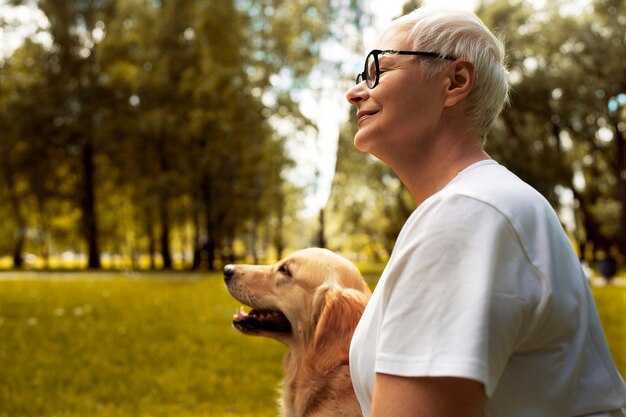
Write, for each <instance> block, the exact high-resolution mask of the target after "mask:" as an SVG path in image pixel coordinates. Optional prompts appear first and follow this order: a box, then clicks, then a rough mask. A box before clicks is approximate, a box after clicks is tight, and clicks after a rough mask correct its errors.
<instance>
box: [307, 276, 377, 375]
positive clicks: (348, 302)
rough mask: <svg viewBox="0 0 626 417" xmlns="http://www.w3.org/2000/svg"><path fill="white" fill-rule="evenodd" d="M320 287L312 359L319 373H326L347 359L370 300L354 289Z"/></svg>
mask: <svg viewBox="0 0 626 417" xmlns="http://www.w3.org/2000/svg"><path fill="white" fill-rule="evenodd" d="M320 290H321V291H320V292H319V293H318V294H316V296H317V305H318V310H317V311H316V313H317V314H316V316H317V317H318V319H317V325H316V327H315V333H314V336H313V346H312V349H311V350H310V352H309V353H310V355H309V356H310V357H309V359H310V360H311V361H312V363H311V365H312V366H313V367H314V368H315V369H316V370H317V371H318V372H320V373H322V374H326V373H328V372H330V371H332V370H333V369H334V368H335V367H337V366H338V365H339V364H341V363H342V362H344V361H346V360H347V359H348V352H349V350H350V342H351V341H352V334H353V333H354V329H355V328H356V326H357V324H358V323H359V320H360V319H361V315H362V314H363V310H364V309H365V304H366V303H367V299H366V297H365V295H363V294H361V293H360V292H358V291H356V290H352V289H342V288H337V287H328V288H325V289H323V290H322V289H320Z"/></svg>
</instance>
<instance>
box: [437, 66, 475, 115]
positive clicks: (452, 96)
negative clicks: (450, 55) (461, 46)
mask: <svg viewBox="0 0 626 417" xmlns="http://www.w3.org/2000/svg"><path fill="white" fill-rule="evenodd" d="M446 76H447V89H446V92H445V98H444V106H445V107H452V106H454V105H455V104H457V103H458V102H460V101H461V100H463V99H464V98H465V97H467V96H469V94H470V93H471V92H472V88H473V87H474V83H475V82H476V69H475V68H474V64H472V63H471V62H469V61H467V60H464V59H457V60H456V61H454V62H453V63H452V64H451V65H450V67H449V68H448V70H447V72H446Z"/></svg>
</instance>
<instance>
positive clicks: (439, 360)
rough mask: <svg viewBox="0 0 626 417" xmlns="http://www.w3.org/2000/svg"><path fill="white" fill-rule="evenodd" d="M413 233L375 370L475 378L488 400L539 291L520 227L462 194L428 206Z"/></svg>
mask: <svg viewBox="0 0 626 417" xmlns="http://www.w3.org/2000/svg"><path fill="white" fill-rule="evenodd" d="M409 227H410V228H409V230H407V233H404V235H403V238H402V241H400V239H399V241H398V242H397V248H396V249H395V250H396V256H395V259H394V262H393V265H392V266H391V269H390V271H389V275H388V278H387V279H388V280H389V281H388V282H387V285H386V286H385V293H384V294H383V300H384V301H383V311H382V314H383V317H382V322H381V329H380V337H379V339H378V344H377V349H376V351H377V354H376V367H375V369H376V372H380V373H386V374H392V375H399V376H414V377H416V376H455V377H464V378H469V379H474V380H477V381H480V382H482V383H483V384H485V389H486V393H487V395H488V396H490V395H491V394H493V391H494V389H495V386H496V384H497V381H498V379H499V377H500V375H501V374H502V372H503V370H504V367H505V365H506V362H507V361H508V359H509V357H510V356H511V353H512V352H513V351H514V349H515V346H516V344H518V343H519V339H520V338H521V337H522V336H521V335H522V332H521V329H522V328H523V326H524V325H525V324H524V323H525V320H526V319H527V316H528V310H529V308H530V305H529V304H530V303H529V297H528V294H530V293H532V291H533V289H532V288H531V287H532V286H533V285H536V280H535V279H534V278H533V268H532V265H531V264H530V263H529V261H528V259H527V258H526V256H525V252H524V251H523V247H522V245H521V244H520V241H519V238H518V236H517V234H516V232H515V229H514V228H513V227H512V226H511V224H510V223H509V222H508V220H507V219H506V217H505V216H503V215H502V213H500V212H499V211H497V210H496V209H495V208H493V207H492V206H490V205H488V204H486V203H483V202H481V201H478V200H475V199H473V198H470V197H465V196H462V195H453V196H448V197H446V198H445V199H443V200H438V201H436V202H430V204H429V205H428V206H427V207H425V208H424V210H423V211H422V212H420V215H419V217H418V218H416V219H415V221H414V222H413V223H412V224H411V226H409Z"/></svg>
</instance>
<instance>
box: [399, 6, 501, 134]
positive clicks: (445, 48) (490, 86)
mask: <svg viewBox="0 0 626 417" xmlns="http://www.w3.org/2000/svg"><path fill="white" fill-rule="evenodd" d="M389 29H394V30H397V31H400V32H405V33H406V36H407V40H408V41H409V43H410V44H411V45H412V47H413V48H414V50H416V51H418V50H419V51H430V52H438V53H440V54H442V55H451V56H453V57H455V58H465V59H467V60H468V61H469V62H471V63H472V64H473V65H474V68H475V71H476V81H475V84H474V87H473V89H472V91H471V93H470V95H469V97H468V100H469V105H468V109H467V114H466V115H467V119H468V121H469V123H470V125H471V127H472V128H473V129H474V130H475V131H476V133H478V134H479V135H480V136H481V137H483V138H484V137H485V136H486V135H487V132H488V131H489V129H490V128H491V125H492V124H493V122H494V121H495V120H496V118H497V117H498V115H499V114H500V112H501V111H502V109H503V108H504V105H505V104H507V103H508V101H509V83H508V76H507V75H508V71H507V69H506V64H505V49H504V42H503V40H501V39H500V38H499V37H498V36H496V35H494V34H493V33H492V32H491V31H490V30H489V29H488V28H487V26H485V24H484V23H483V22H482V21H481V20H480V19H479V18H478V17H477V16H476V15H475V14H473V13H471V12H469V11H465V10H460V9H446V8H441V7H436V6H424V7H419V8H417V9H415V10H414V11H413V12H411V13H409V14H407V15H405V16H402V17H400V18H398V19H396V20H394V21H393V22H392V23H391V24H390V26H389V28H388V30H389ZM446 62H448V61H443V60H437V59H428V60H424V66H423V67H424V68H425V70H426V71H427V74H428V75H431V74H433V73H435V72H436V71H437V70H438V69H439V68H441V66H442V65H444V64H445V63H446Z"/></svg>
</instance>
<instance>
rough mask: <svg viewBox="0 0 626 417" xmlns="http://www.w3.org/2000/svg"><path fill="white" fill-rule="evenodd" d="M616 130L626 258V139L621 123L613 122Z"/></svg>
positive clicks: (621, 238)
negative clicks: (620, 126)
mask: <svg viewBox="0 0 626 417" xmlns="http://www.w3.org/2000/svg"><path fill="white" fill-rule="evenodd" d="M613 123H614V128H615V145H616V149H615V180H616V182H617V197H618V198H619V201H620V205H621V216H620V225H621V227H620V230H621V231H622V232H621V234H620V236H618V239H619V246H620V252H621V253H622V255H623V256H626V150H625V149H624V148H625V147H626V142H625V140H626V138H624V133H623V132H622V131H621V130H620V128H619V121H618V120H613Z"/></svg>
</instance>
